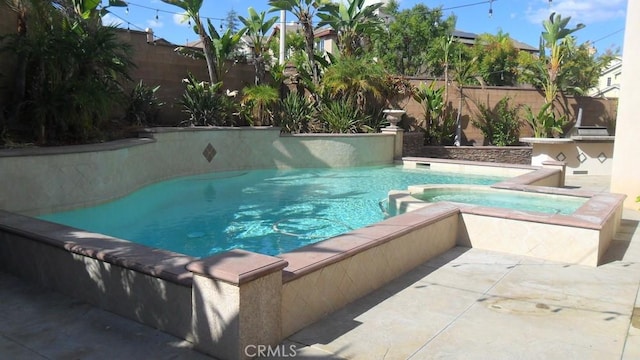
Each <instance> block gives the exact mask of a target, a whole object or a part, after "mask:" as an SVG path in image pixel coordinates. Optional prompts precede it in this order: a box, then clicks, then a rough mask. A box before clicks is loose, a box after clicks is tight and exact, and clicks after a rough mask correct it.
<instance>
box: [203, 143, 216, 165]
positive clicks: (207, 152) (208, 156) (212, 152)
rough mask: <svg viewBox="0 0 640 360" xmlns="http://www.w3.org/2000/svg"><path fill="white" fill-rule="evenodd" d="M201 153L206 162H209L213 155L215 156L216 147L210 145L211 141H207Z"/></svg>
mask: <svg viewBox="0 0 640 360" xmlns="http://www.w3.org/2000/svg"><path fill="white" fill-rule="evenodd" d="M202 155H203V156H204V158H205V159H207V161H208V162H211V160H213V157H214V156H216V149H215V148H214V147H213V145H211V143H209V144H207V147H205V148H204V151H202Z"/></svg>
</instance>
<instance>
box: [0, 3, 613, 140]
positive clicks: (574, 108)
mask: <svg viewBox="0 0 640 360" xmlns="http://www.w3.org/2000/svg"><path fill="white" fill-rule="evenodd" d="M14 24H15V14H14V13H13V12H12V11H10V10H9V9H8V8H7V7H6V5H5V4H4V2H2V4H0V35H3V34H6V33H12V32H14V31H15V26H14ZM120 36H121V38H122V39H123V40H125V41H126V42H128V43H130V44H131V45H132V47H133V54H134V55H133V61H134V63H135V64H136V65H137V67H136V68H134V69H132V70H131V77H132V79H133V80H134V81H133V82H132V83H131V84H130V86H131V87H132V86H133V85H135V84H136V83H137V82H138V81H139V80H143V81H144V83H145V84H147V85H149V86H156V85H160V89H159V90H158V93H157V94H158V97H159V98H160V100H162V101H163V102H165V103H166V104H165V105H164V106H163V107H162V111H161V112H160V115H159V119H158V124H160V125H165V126H174V125H177V124H179V123H180V122H181V121H182V120H184V119H185V115H184V114H183V113H182V112H181V109H180V106H179V105H177V104H176V103H177V101H178V99H179V98H180V97H181V95H182V93H183V92H184V84H183V83H182V79H183V78H185V77H186V76H187V74H188V73H189V72H191V73H193V74H194V76H195V77H196V78H197V79H200V80H207V79H208V75H207V68H206V63H205V61H204V60H195V59H191V58H187V57H184V56H182V55H179V54H178V53H176V52H175V51H174V49H175V48H176V45H172V44H170V43H168V42H166V41H164V40H162V39H156V41H154V42H150V43H147V33H146V32H143V31H134V30H131V31H127V30H122V31H121V32H120ZM10 58H11V57H10V56H5V55H4V54H3V56H2V57H0V92H1V91H2V90H1V89H2V88H3V87H8V88H10V87H9V85H10V81H11V78H10V77H9V76H7V75H9V74H12V73H13V71H14V69H13V62H12V60H11V59H10ZM253 77H254V70H253V66H252V65H251V64H241V63H238V64H235V65H232V66H231V67H230V70H229V72H228V73H227V75H226V78H225V80H224V88H225V89H230V90H241V89H242V88H243V87H245V86H247V85H250V84H251V83H252V82H253ZM410 81H411V83H412V84H413V85H416V86H417V85H418V84H420V83H425V84H429V83H431V81H432V79H426V78H411V79H410ZM443 85H444V83H443V82H442V81H440V82H438V86H443ZM463 93H464V101H463V108H462V131H463V136H462V143H463V145H476V146H477V145H487V144H486V142H485V141H484V137H483V136H482V133H481V132H480V130H478V129H477V128H475V127H474V126H473V125H472V124H471V120H472V119H474V118H477V116H478V108H477V105H476V104H477V103H481V104H485V105H487V106H489V107H491V108H492V107H494V106H495V104H496V103H497V102H498V101H500V100H501V99H502V98H503V97H505V96H508V97H509V98H510V99H511V102H510V103H511V104H513V105H516V104H527V105H529V106H531V108H532V109H533V111H534V112H537V111H538V109H540V107H541V106H542V105H543V104H544V98H543V96H542V94H541V93H540V92H539V91H538V90H535V89H533V88H522V87H518V88H516V87H484V88H483V87H478V86H469V87H464V90H463ZM0 95H1V93H0ZM1 99H6V97H3V98H1ZM459 99H460V94H459V90H458V88H456V87H455V86H449V88H448V102H449V104H450V106H451V107H452V108H453V109H454V111H457V108H458V104H459ZM391 103H392V104H393V105H392V106H393V107H400V108H403V109H405V110H406V111H407V113H406V115H405V116H404V120H403V123H404V125H405V128H407V126H408V127H410V128H412V129H415V125H416V124H417V123H418V122H419V121H420V120H421V119H422V118H423V113H422V109H421V106H420V104H418V103H417V102H416V101H415V100H413V99H412V98H410V97H409V98H402V99H396V100H394V101H391ZM560 103H561V107H563V108H565V109H566V111H567V113H568V114H569V119H570V120H571V123H570V124H568V125H567V127H566V128H565V130H568V129H570V128H571V127H572V125H573V123H575V120H576V118H577V113H578V109H579V108H582V109H583V118H582V125H600V126H607V127H608V128H609V131H610V133H612V134H613V130H614V128H615V118H616V109H617V103H618V102H617V99H601V98H589V97H566V98H564V99H562V100H561V101H560ZM1 108H2V104H0V109H1ZM521 117H522V118H523V117H524V113H523V112H522V113H521ZM401 125H403V124H402V123H401ZM531 135H532V133H531V130H530V129H529V127H528V126H526V125H523V126H522V128H521V133H520V136H521V137H527V136H531Z"/></svg>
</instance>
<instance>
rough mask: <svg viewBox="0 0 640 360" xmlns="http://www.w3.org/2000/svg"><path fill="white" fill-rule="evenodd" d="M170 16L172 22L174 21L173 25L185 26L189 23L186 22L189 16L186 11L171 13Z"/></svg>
mask: <svg viewBox="0 0 640 360" xmlns="http://www.w3.org/2000/svg"><path fill="white" fill-rule="evenodd" d="M172 17H173V23H174V24H175V25H178V26H185V27H186V26H189V23H188V21H189V17H188V16H187V14H186V13H182V14H173V15H172Z"/></svg>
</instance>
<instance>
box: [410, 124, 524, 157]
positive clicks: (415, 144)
mask: <svg viewBox="0 0 640 360" xmlns="http://www.w3.org/2000/svg"><path fill="white" fill-rule="evenodd" d="M423 142H424V135H423V134H422V133H417V132H409V133H405V134H404V140H403V149H402V155H403V156H416V157H428V158H438V159H453V160H466V161H482V162H494V163H503V164H522V165H529V164H531V154H532V148H531V147H530V146H505V147H498V146H425V145H423Z"/></svg>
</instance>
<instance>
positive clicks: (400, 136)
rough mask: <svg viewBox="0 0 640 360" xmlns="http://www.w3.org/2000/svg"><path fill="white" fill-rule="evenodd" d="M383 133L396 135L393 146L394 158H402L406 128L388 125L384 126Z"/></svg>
mask: <svg viewBox="0 0 640 360" xmlns="http://www.w3.org/2000/svg"><path fill="white" fill-rule="evenodd" d="M381 131H382V133H384V134H393V135H394V141H393V143H394V147H393V159H394V160H400V159H402V146H403V140H404V130H402V129H400V128H398V127H395V128H393V127H386V128H382V130H381Z"/></svg>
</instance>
